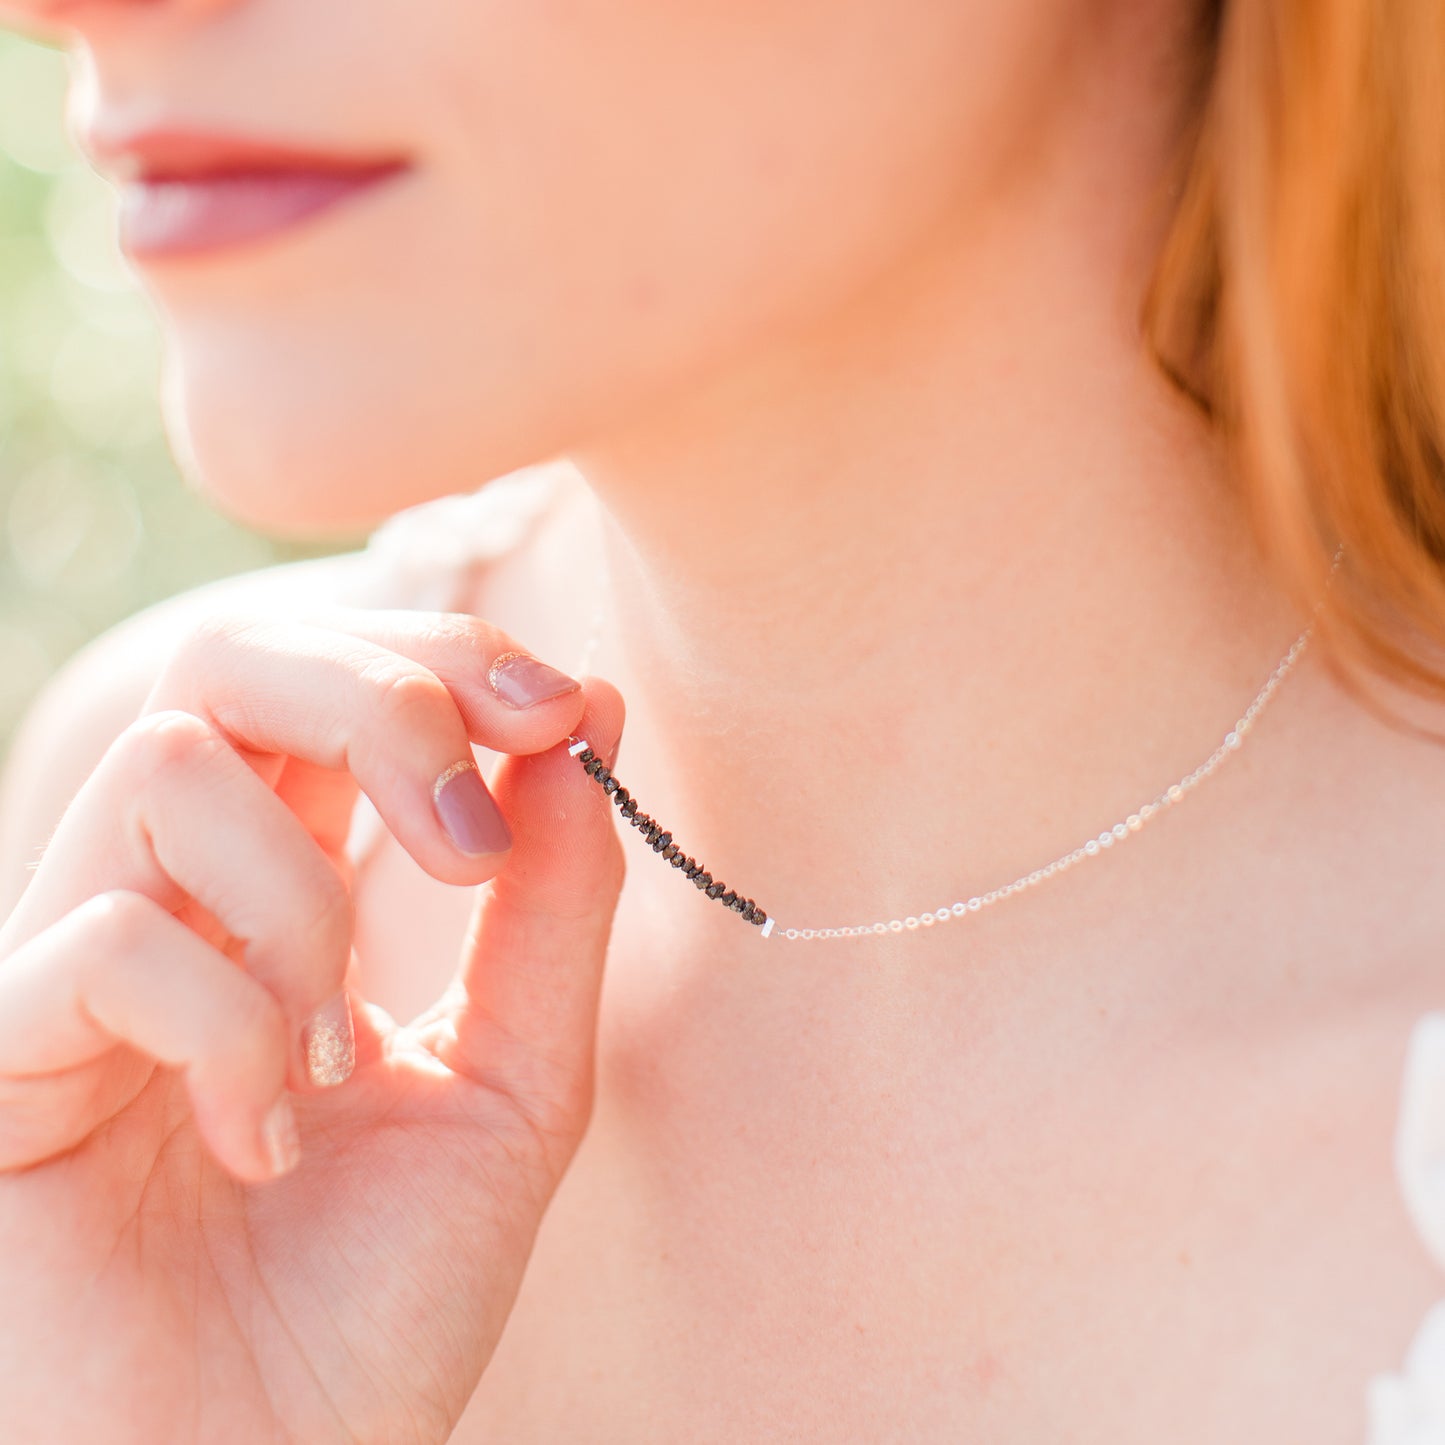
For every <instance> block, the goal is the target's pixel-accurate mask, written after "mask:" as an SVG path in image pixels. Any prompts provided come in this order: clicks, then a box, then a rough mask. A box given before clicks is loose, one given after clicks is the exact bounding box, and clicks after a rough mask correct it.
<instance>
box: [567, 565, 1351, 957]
mask: <svg viewBox="0 0 1445 1445" xmlns="http://www.w3.org/2000/svg"><path fill="white" fill-rule="evenodd" d="M1343 551H1344V549H1343V547H1340V548H1337V549H1336V551H1335V556H1334V561H1333V563H1332V564H1331V567H1330V574H1331V578H1333V575H1334V572H1335V569H1336V568H1337V567H1338V566H1339V563H1340V558H1341V556H1342V555H1343ZM1318 611H1319V605H1318V604H1317V605H1316V607H1315V612H1316V613H1318ZM603 616H604V611H603V605H602V588H601V585H600V584H599V586H598V591H597V603H596V606H595V607H594V608H593V613H592V631H591V633H590V635H589V636H588V639H587V642H586V645H585V646H584V648H583V652H582V663H581V666H580V667H579V669H578V672H577V673H576V674H574V675H575V676H581V675H582V674H583V673H585V672H586V671H587V670H588V669H589V668H590V666H591V662H592V658H593V656H594V655H595V654H596V651H597V646H598V643H599V642H600V641H601V637H602V623H603ZM1313 631H1314V622H1313V620H1312V621H1311V622H1310V625H1309V626H1308V627H1306V628H1305V630H1304V631H1303V632H1301V633H1300V635H1299V636H1298V637H1297V638H1295V640H1294V642H1293V643H1292V644H1291V645H1290V649H1289V651H1288V652H1286V653H1285V655H1284V656H1283V657H1282V658H1280V660H1279V662H1278V663H1276V664H1275V668H1274V671H1273V672H1271V673H1270V675H1269V677H1268V678H1267V679H1266V681H1265V684H1264V686H1263V687H1261V688H1260V690H1259V691H1258V692H1257V693H1256V694H1255V695H1254V700H1253V701H1252V702H1251V703H1250V704H1249V706H1248V707H1246V708H1245V710H1244V712H1243V713H1242V714H1241V715H1240V717H1239V719H1238V721H1236V723H1235V724H1234V726H1233V727H1232V728H1231V729H1230V730H1229V731H1228V732H1227V733H1226V734H1225V735H1224V741H1223V742H1221V743H1220V744H1219V746H1218V747H1217V748H1215V749H1214V751H1213V752H1212V753H1210V755H1209V756H1208V757H1207V758H1205V760H1204V761H1203V762H1202V763H1200V764H1199V766H1198V767H1196V768H1194V769H1193V770H1192V771H1191V772H1188V773H1185V775H1184V776H1183V777H1182V778H1180V779H1179V781H1178V782H1176V783H1171V784H1170V785H1169V786H1168V787H1167V788H1165V789H1164V791H1163V792H1162V793H1160V794H1159V795H1158V796H1157V797H1156V798H1153V799H1151V800H1150V801H1149V802H1147V803H1141V804H1140V805H1139V807H1138V808H1137V809H1136V810H1135V811H1134V812H1132V813H1130V814H1129V815H1128V816H1127V817H1126V818H1124V819H1123V820H1122V821H1120V822H1118V823H1115V824H1114V826H1113V827H1112V828H1105V829H1104V831H1103V832H1102V833H1100V834H1098V835H1097V836H1096V837H1093V838H1090V839H1088V840H1087V841H1086V842H1084V843H1081V844H1080V845H1079V846H1078V847H1077V848H1074V849H1072V850H1071V851H1069V852H1067V853H1061V854H1060V855H1059V856H1058V857H1057V858H1055V859H1054V860H1053V862H1051V863H1045V864H1044V865H1043V866H1042V867H1040V868H1035V869H1034V870H1033V871H1032V872H1030V873H1023V874H1020V875H1019V877H1017V878H1015V879H1014V880H1013V882H1012V883H1005V884H1004V885H1003V887H1001V888H991V889H989V891H988V892H987V893H976V894H974V896H973V897H972V898H967V899H961V900H959V901H958V902H956V903H950V904H947V905H945V906H944V907H942V908H935V909H933V910H931V911H927V912H924V913H918V914H909V915H908V916H907V917H906V918H887V919H882V920H880V921H878V922H876V923H854V924H847V925H844V926H842V927H835V928H779V929H776V933H777V936H778V937H779V938H786V939H788V940H789V941H790V942H792V941H797V940H803V939H808V940H812V939H818V938H859V937H861V936H862V935H864V934H885V933H903V932H905V931H907V930H911V929H917V928H932V927H934V926H936V925H937V924H940V923H949V922H951V921H952V920H953V919H955V918H967V917H969V916H970V915H972V914H975V913H981V912H982V911H983V910H984V909H985V908H988V907H990V906H992V905H993V904H995V903H998V902H1000V901H1002V900H1003V899H1005V898H1012V897H1013V896H1014V895H1015V894H1018V893H1022V892H1023V891H1024V889H1026V888H1033V887H1036V886H1037V885H1038V884H1040V883H1042V882H1044V881H1045V880H1046V879H1049V878H1054V877H1057V876H1058V875H1059V874H1060V873H1063V872H1066V871H1067V870H1068V869H1070V868H1072V867H1074V866H1075V865H1076V864H1079V863H1082V862H1084V861H1085V859H1088V858H1095V857H1097V856H1099V855H1100V854H1101V853H1105V852H1107V851H1108V850H1109V849H1110V848H1112V847H1114V845H1115V844H1117V843H1122V842H1123V841H1124V840H1125V839H1126V838H1131V837H1132V836H1133V835H1134V834H1135V833H1137V832H1139V830H1140V829H1141V828H1143V827H1144V825H1145V824H1146V823H1148V822H1149V821H1150V820H1151V819H1154V818H1157V817H1158V816H1159V814H1160V813H1162V812H1164V810H1165V809H1166V808H1172V807H1174V806H1175V804H1177V803H1180V802H1182V801H1183V800H1184V799H1185V798H1186V797H1188V796H1189V794H1190V793H1191V792H1192V791H1193V790H1194V789H1195V788H1196V787H1198V786H1199V784H1200V783H1201V782H1203V781H1204V779H1205V778H1207V777H1208V776H1209V775H1210V773H1212V772H1213V771H1214V770H1215V769H1216V768H1217V767H1218V766H1219V765H1220V764H1221V763H1222V762H1223V761H1224V760H1225V758H1227V757H1228V756H1229V755H1230V754H1231V753H1233V752H1237V751H1238V750H1239V748H1240V747H1242V746H1243V744H1244V740H1245V738H1246V737H1248V736H1249V733H1250V731H1251V730H1252V729H1253V727H1254V725H1255V723H1256V721H1257V720H1258V718H1259V715H1260V713H1261V712H1263V711H1264V709H1265V707H1266V706H1267V705H1268V703H1269V700H1270V699H1271V698H1272V697H1273V696H1274V693H1275V691H1276V689H1277V688H1278V687H1279V685H1280V683H1281V682H1283V681H1284V679H1285V677H1286V676H1287V675H1288V673H1289V671H1290V669H1291V668H1292V667H1293V666H1294V665H1295V663H1296V662H1298V661H1299V657H1300V654H1301V653H1302V652H1303V651H1304V650H1305V647H1306V646H1307V645H1308V643H1309V639H1310V635H1311V633H1312V632H1313ZM581 747H582V744H581V743H579V744H578V747H577V748H576V749H573V751H574V752H576V751H578V750H580V748H581ZM775 922H776V920H775V919H773V918H771V917H770V918H769V919H768V920H767V922H766V923H765V924H764V925H763V927H762V928H761V929H760V930H759V931H760V933H761V934H762V936H763V937H764V938H767V937H769V936H770V935H772V934H773V933H774V931H775V929H774V925H775Z"/></svg>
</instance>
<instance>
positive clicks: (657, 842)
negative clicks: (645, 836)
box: [652, 833, 672, 853]
mask: <svg viewBox="0 0 1445 1445" xmlns="http://www.w3.org/2000/svg"><path fill="white" fill-rule="evenodd" d="M671 842H672V834H671V833H659V834H658V835H657V837H656V838H654V839H652V851H653V852H654V853H661V852H662V850H663V849H664V848H666V847H667V845H668V844H669V843H671Z"/></svg>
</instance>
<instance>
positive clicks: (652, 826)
mask: <svg viewBox="0 0 1445 1445" xmlns="http://www.w3.org/2000/svg"><path fill="white" fill-rule="evenodd" d="M646 837H647V841H648V842H649V843H656V842H657V840H658V839H659V838H660V837H662V824H661V823H649V824H648V825H647V834H646Z"/></svg>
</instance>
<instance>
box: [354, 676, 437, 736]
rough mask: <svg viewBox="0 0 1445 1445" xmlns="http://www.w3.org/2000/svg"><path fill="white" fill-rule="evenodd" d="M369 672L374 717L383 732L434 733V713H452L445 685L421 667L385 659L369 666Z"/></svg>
mask: <svg viewBox="0 0 1445 1445" xmlns="http://www.w3.org/2000/svg"><path fill="white" fill-rule="evenodd" d="M370 672H371V677H370V679H369V681H370V682H371V684H372V686H373V688H374V691H375V696H376V713H377V718H378V720H379V722H380V723H381V725H382V726H383V727H384V728H386V729H396V730H398V731H399V732H402V733H406V732H413V733H415V732H424V731H434V730H435V727H436V719H437V716H438V714H440V713H444V712H446V711H448V710H450V711H452V712H455V711H456V704H455V703H454V702H453V700H452V695H451V693H450V692H448V691H447V688H446V685H445V684H444V683H443V682H442V680H441V679H440V678H439V677H437V676H436V674H435V673H432V672H428V671H427V670H426V669H425V668H422V667H416V666H413V667H407V666H399V665H397V662H396V661H393V660H392V659H387V660H386V661H385V662H379V663H377V664H375V665H373V666H372V667H371V669H370Z"/></svg>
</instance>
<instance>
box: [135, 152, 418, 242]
mask: <svg viewBox="0 0 1445 1445" xmlns="http://www.w3.org/2000/svg"><path fill="white" fill-rule="evenodd" d="M405 169H407V167H406V166H405V165H404V164H388V165H385V166H379V167H376V168H375V169H368V170H364V171H280V170H272V171H252V172H246V173H244V174H243V173H237V174H234V175H210V176H196V177H194V178H179V177H177V178H172V179H162V180H138V181H129V182H127V183H126V184H125V185H124V186H123V187H122V188H121V191H120V210H119V229H120V245H121V249H122V250H123V251H124V252H125V253H126V254H127V255H129V256H136V257H140V256H175V255H181V254H186V253H189V252H193V251H211V250H215V249H217V248H218V247H223V246H233V245H237V244H239V243H241V242H244V241H250V240H254V239H255V238H256V237H258V236H267V235H270V234H271V233H272V232H275V231H280V230H284V229H285V228H286V227H288V226H292V225H295V224H296V223H297V222H298V221H301V220H302V219H304V218H305V217H307V216H312V215H315V214H316V213H317V212H318V211H323V210H326V209H327V208H328V207H330V206H334V205H336V204H337V203H338V202H340V201H343V200H345V199H346V198H347V197H348V196H354V195H357V194H358V193H359V192H361V191H365V190H369V189H370V188H371V187H372V186H375V185H377V184H379V183H380V182H381V181H383V180H386V179H387V178H388V177H390V176H393V175H396V174H397V173H398V172H400V171H403V170H405Z"/></svg>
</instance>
